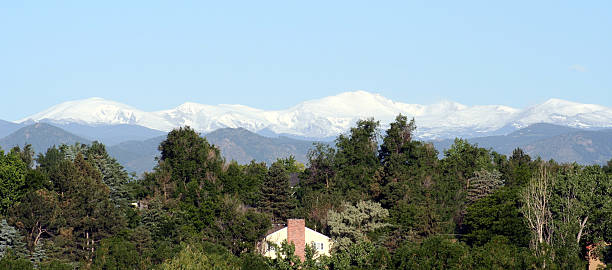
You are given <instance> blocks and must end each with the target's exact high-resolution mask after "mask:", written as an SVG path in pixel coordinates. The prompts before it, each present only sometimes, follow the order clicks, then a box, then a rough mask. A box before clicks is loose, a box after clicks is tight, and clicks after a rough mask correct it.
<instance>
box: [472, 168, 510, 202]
mask: <svg viewBox="0 0 612 270" xmlns="http://www.w3.org/2000/svg"><path fill="white" fill-rule="evenodd" d="M503 184H504V183H503V181H502V180H501V173H499V172H498V171H497V170H493V171H487V170H484V169H482V170H480V171H476V172H474V176H473V177H471V178H470V179H468V190H467V201H468V203H469V204H472V203H474V202H476V201H477V200H479V199H480V198H483V197H485V196H487V195H489V194H491V193H493V192H495V190H497V189H498V188H499V187H501V186H503Z"/></svg>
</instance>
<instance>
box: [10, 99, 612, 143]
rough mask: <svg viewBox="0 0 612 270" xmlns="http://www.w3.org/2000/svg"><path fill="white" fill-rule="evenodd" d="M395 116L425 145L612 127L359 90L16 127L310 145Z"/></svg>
mask: <svg viewBox="0 0 612 270" xmlns="http://www.w3.org/2000/svg"><path fill="white" fill-rule="evenodd" d="M400 113H401V114H403V115H406V116H408V117H410V118H412V117H414V118H415V120H416V123H417V127H418V128H417V135H419V136H421V137H422V138H430V139H431V138H443V137H453V136H470V135H474V134H482V133H483V132H492V131H495V130H498V129H501V128H503V127H517V128H518V127H522V126H526V125H529V124H533V123H540V122H545V123H553V124H561V125H567V126H575V127H612V109H611V108H608V107H605V106H600V105H593V104H580V103H575V102H570V101H565V100H561V99H554V98H553V99H549V100H547V101H545V102H544V103H541V104H538V105H535V106H531V107H528V108H526V109H516V108H512V107H508V106H503V105H477V106H467V105H463V104H460V103H457V102H453V101H441V102H438V103H435V104H431V105H420V104H409V103H402V102H397V101H393V100H391V99H388V98H386V97H384V96H382V95H380V94H374V93H370V92H367V91H362V90H360V91H353V92H344V93H340V94H337V95H334V96H328V97H323V98H320V99H314V100H308V101H304V102H301V103H299V104H297V105H295V106H293V107H290V108H287V109H285V110H271V111H266V110H261V109H256V108H252V107H248V106H244V105H237V104H220V105H205V104H199V103H193V102H186V103H183V104H181V105H179V106H178V107H176V108H173V109H169V110H163V111H156V112H144V111H141V110H138V109H135V108H133V107H131V106H128V105H125V104H122V103H118V102H115V101H110V100H106V99H103V98H98V97H94V98H88V99H83V100H76V101H68V102H64V103H61V104H58V105H55V106H53V107H51V108H49V109H47V110H45V111H42V112H40V113H37V114H34V115H32V116H29V117H26V118H24V119H22V120H20V121H19V122H23V121H41V120H46V121H54V122H78V123H82V124H90V125H104V124H135V125H141V126H145V127H148V128H152V129H158V130H163V131H169V130H171V129H172V128H175V127H178V126H184V125H189V126H191V127H192V128H194V129H196V130H197V131H199V132H210V131H213V130H215V129H218V128H223V127H231V128H245V129H247V130H250V131H254V132H257V131H261V130H264V129H266V130H270V131H273V132H276V133H288V134H294V135H300V136H307V137H329V136H336V135H338V134H339V133H343V132H346V131H347V130H349V129H350V127H351V126H353V125H354V124H355V121H356V120H358V119H364V118H369V117H373V118H374V119H376V120H380V121H381V124H382V127H383V128H385V127H386V126H387V125H388V124H389V123H390V122H391V121H393V120H394V119H395V117H396V116H397V115H398V114H400Z"/></svg>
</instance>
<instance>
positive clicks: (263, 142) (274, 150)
mask: <svg viewBox="0 0 612 270" xmlns="http://www.w3.org/2000/svg"><path fill="white" fill-rule="evenodd" d="M205 137H206V139H207V140H208V141H209V142H210V143H212V144H214V145H216V146H218V147H219V148H220V149H221V153H222V154H223V156H224V157H225V158H226V159H227V160H228V161H229V160H232V159H233V160H236V161H237V162H238V163H248V162H250V161H251V160H253V159H255V160H257V161H265V162H266V163H268V164H270V163H272V162H274V161H275V160H276V159H277V158H284V157H289V156H291V155H293V156H294V157H295V159H296V160H297V161H299V162H302V163H305V162H306V154H307V153H308V150H309V149H310V148H311V147H312V144H313V141H304V140H296V139H291V138H287V137H283V136H280V137H278V138H270V137H264V136H261V135H258V134H255V133H253V132H250V131H248V130H246V129H243V128H222V129H218V130H215V131H213V132H211V133H208V134H206V135H205Z"/></svg>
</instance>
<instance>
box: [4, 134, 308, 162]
mask: <svg viewBox="0 0 612 270" xmlns="http://www.w3.org/2000/svg"><path fill="white" fill-rule="evenodd" d="M73 128H74V127H73ZM109 129H110V130H114V131H117V133H118V134H124V133H129V131H133V130H140V129H139V127H138V126H130V125H115V126H110V128H109ZM75 130H77V131H80V132H77V134H79V135H75V134H73V133H71V132H68V131H67V130H64V129H63V128H60V127H57V126H54V125H52V124H48V123H36V124H32V125H29V126H25V127H23V128H21V129H18V130H17V131H15V132H13V133H11V134H10V135H8V136H6V137H4V138H1V139H0V147H2V149H5V150H9V149H11V148H13V147H14V146H20V147H23V146H24V145H26V144H31V145H32V148H33V150H34V151H35V152H37V153H44V152H45V151H46V150H47V149H48V148H50V147H53V146H54V145H55V146H59V145H61V144H68V145H71V144H75V143H84V144H90V143H91V142H92V141H93V140H98V141H102V142H104V139H102V140H100V139H98V138H97V137H96V138H91V137H89V138H91V139H88V138H85V137H88V136H87V132H90V131H91V130H88V129H75ZM141 131H142V130H141ZM105 135H106V133H101V134H100V138H106V137H108V136H105ZM151 135H152V134H151ZM132 137H133V136H132ZM203 137H205V138H206V139H207V140H208V142H209V143H211V144H213V145H215V146H217V147H218V148H219V149H220V150H221V154H222V155H223V157H225V158H226V160H227V161H231V160H235V161H236V162H238V163H240V164H245V163H248V162H250V161H251V160H256V161H259V162H261V161H263V162H266V163H267V164H271V163H272V162H274V161H275V160H276V159H277V158H286V157H289V156H293V157H294V158H295V159H296V160H297V161H299V162H302V163H306V154H307V153H308V150H309V149H310V148H311V146H312V144H313V143H314V142H312V141H305V140H296V139H291V138H287V137H283V136H280V137H276V138H270V137H264V136H261V135H259V134H255V133H253V132H250V131H248V130H246V129H243V128H237V129H232V128H222V129H218V130H215V131H213V132H211V133H208V134H204V135H203ZM165 139H166V134H163V135H161V136H156V137H153V138H148V139H144V140H137V139H135V140H128V141H123V142H121V143H118V144H106V145H107V151H108V152H109V154H110V155H111V156H113V157H115V158H116V159H117V161H119V163H121V164H122V165H123V166H124V167H125V168H126V169H127V170H128V171H130V172H136V173H142V172H145V171H150V170H151V169H152V168H153V167H154V166H155V164H156V160H155V158H156V157H158V156H159V154H160V152H159V150H158V146H159V144H160V143H161V142H162V141H163V140H165ZM107 141H108V140H107Z"/></svg>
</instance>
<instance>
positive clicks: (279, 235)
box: [260, 219, 332, 261]
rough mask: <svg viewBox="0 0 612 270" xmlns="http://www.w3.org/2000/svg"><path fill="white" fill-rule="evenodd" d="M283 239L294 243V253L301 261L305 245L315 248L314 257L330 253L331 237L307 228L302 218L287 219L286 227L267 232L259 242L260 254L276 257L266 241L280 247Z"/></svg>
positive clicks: (274, 251) (273, 249)
mask: <svg viewBox="0 0 612 270" xmlns="http://www.w3.org/2000/svg"><path fill="white" fill-rule="evenodd" d="M284 240H286V241H287V243H293V245H295V255H297V256H298V257H300V259H301V260H302V261H303V260H304V257H305V254H304V249H305V248H306V245H311V246H312V247H314V248H315V250H316V254H315V257H318V256H320V255H327V256H329V255H330V249H331V246H332V241H331V238H329V237H327V236H325V235H323V234H321V233H318V232H316V231H314V230H312V229H310V228H307V227H306V225H305V222H304V220H303V219H289V220H287V226H286V227H284V228H281V229H279V230H276V231H274V232H272V233H270V234H268V235H267V236H266V237H265V238H264V239H263V241H262V242H261V243H260V252H261V254H263V255H264V256H267V257H270V258H276V249H275V247H274V246H273V245H269V244H268V243H274V244H276V246H278V247H280V246H281V243H282V242H283V241H284Z"/></svg>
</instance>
